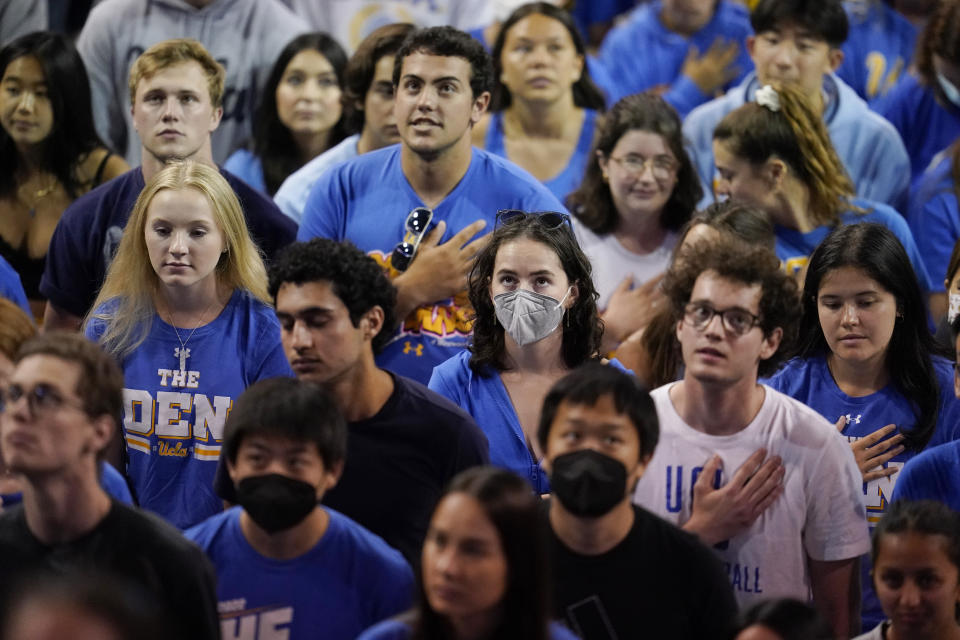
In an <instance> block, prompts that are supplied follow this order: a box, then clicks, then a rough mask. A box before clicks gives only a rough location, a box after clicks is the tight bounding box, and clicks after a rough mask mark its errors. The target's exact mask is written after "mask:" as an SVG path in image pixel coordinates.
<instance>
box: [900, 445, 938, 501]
mask: <svg viewBox="0 0 960 640" xmlns="http://www.w3.org/2000/svg"><path fill="white" fill-rule="evenodd" d="M926 458H927V457H926V456H924V455H923V454H920V455H919V456H917V457H915V458H913V459H912V460H908V461H907V463H906V464H905V465H904V466H903V468H902V469H900V473H898V474H897V483H896V484H895V485H894V486H893V497H892V498H890V501H891V502H896V501H897V500H924V499H929V498H930V495H929V493H928V492H926V491H924V485H925V484H926V483H925V482H924V479H925V478H926V477H929V475H932V473H933V469H928V468H927V464H926Z"/></svg>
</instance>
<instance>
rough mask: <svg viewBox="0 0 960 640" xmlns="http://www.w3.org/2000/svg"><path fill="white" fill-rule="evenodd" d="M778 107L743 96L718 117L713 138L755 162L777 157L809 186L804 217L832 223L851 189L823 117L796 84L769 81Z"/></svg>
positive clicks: (847, 205)
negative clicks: (807, 211) (744, 100)
mask: <svg viewBox="0 0 960 640" xmlns="http://www.w3.org/2000/svg"><path fill="white" fill-rule="evenodd" d="M774 88H775V89H776V91H777V95H778V96H779V98H780V109H779V110H778V111H773V110H771V109H770V108H768V107H765V106H761V105H759V104H757V103H756V102H748V103H746V104H745V105H743V106H742V107H740V108H738V109H736V110H734V111H731V112H730V113H728V114H727V115H726V117H724V119H723V120H721V121H720V124H718V125H717V128H716V129H715V130H714V132H713V139H714V140H718V141H720V142H722V143H724V144H725V145H726V146H727V149H728V150H729V151H730V152H731V153H732V154H733V155H735V156H737V157H739V158H742V159H744V160H746V161H748V162H749V163H750V164H751V165H753V166H754V167H759V166H760V165H762V164H763V163H764V162H766V161H767V160H769V159H770V158H771V157H776V158H779V159H780V160H782V161H783V162H784V163H786V165H787V166H788V167H789V168H790V170H791V171H792V172H793V173H794V175H796V177H797V178H798V179H799V180H800V181H801V182H802V183H803V184H804V185H805V186H806V187H807V189H809V190H810V220H811V222H813V223H814V224H815V225H816V226H820V225H825V224H837V223H838V222H839V221H840V214H841V213H843V212H844V211H847V210H849V209H851V206H850V202H849V199H850V198H852V197H853V196H854V194H855V192H856V190H855V189H854V186H853V181H852V180H850V176H849V175H848V174H847V169H846V167H844V166H843V162H841V161H840V157H839V156H838V155H837V152H836V150H835V149H834V148H833V143H832V142H831V141H830V134H829V133H827V127H826V125H825V124H824V123H823V118H822V117H821V116H820V114H819V113H817V112H816V110H815V109H814V108H813V107H812V106H811V104H810V102H809V101H808V100H807V99H806V97H804V95H803V94H802V93H800V91H799V90H797V89H796V88H794V87H792V86H789V85H779V84H777V85H774Z"/></svg>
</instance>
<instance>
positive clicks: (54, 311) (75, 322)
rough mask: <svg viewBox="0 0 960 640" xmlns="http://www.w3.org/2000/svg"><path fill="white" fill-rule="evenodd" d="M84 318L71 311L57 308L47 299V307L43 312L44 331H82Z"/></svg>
mask: <svg viewBox="0 0 960 640" xmlns="http://www.w3.org/2000/svg"><path fill="white" fill-rule="evenodd" d="M82 322H83V318H81V317H80V316H75V315H73V314H72V313H70V312H69V311H64V310H63V309H59V308H57V307H56V306H55V305H54V304H53V303H52V302H49V301H47V308H46V311H45V312H44V314H43V330H44V331H80V324H81V323H82Z"/></svg>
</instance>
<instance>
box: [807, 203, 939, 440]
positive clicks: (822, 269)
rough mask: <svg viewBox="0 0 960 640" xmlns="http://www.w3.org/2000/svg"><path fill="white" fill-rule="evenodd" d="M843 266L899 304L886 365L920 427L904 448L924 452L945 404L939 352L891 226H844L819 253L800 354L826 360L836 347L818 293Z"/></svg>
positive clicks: (812, 265) (813, 260) (908, 433)
mask: <svg viewBox="0 0 960 640" xmlns="http://www.w3.org/2000/svg"><path fill="white" fill-rule="evenodd" d="M842 267H854V268H856V269H859V270H861V271H863V272H864V273H865V274H866V275H867V276H869V277H870V279H872V280H874V281H875V282H876V283H877V284H879V285H880V286H881V287H883V288H884V289H886V290H887V291H889V292H890V293H891V294H892V295H893V297H894V298H895V299H896V301H897V313H898V315H899V317H898V318H897V321H896V324H895V325H894V330H893V335H892V336H891V337H890V343H889V344H888V345H887V355H886V362H885V364H886V367H887V371H888V372H889V374H890V379H891V380H892V381H893V384H894V387H895V388H896V389H897V390H898V391H899V392H900V393H902V394H903V396H904V398H905V399H906V400H907V401H908V402H909V403H910V405H911V409H912V410H913V412H914V415H916V418H917V424H916V426H914V427H913V428H912V429H904V430H903V436H904V446H905V447H907V448H908V449H910V450H912V451H921V450H922V449H923V448H924V447H925V446H926V445H927V442H929V441H930V438H931V436H933V431H934V429H935V428H936V426H937V413H938V409H939V406H940V385H939V384H938V382H937V375H936V372H935V371H934V368H933V362H932V361H931V359H930V356H931V354H934V353H936V350H937V347H936V345H935V342H934V339H933V335H932V334H931V333H930V330H929V329H928V328H927V311H926V306H925V305H924V299H923V292H922V290H921V289H920V284H919V282H918V281H917V276H916V273H915V272H914V270H913V266H912V265H911V263H910V258H909V256H907V252H906V250H905V249H904V248H903V245H902V244H900V241H899V240H898V239H897V237H896V236H895V235H893V233H892V232H891V231H890V230H889V229H887V228H886V227H885V226H883V225H880V224H875V223H868V222H860V223H858V224H851V225H845V226H842V227H838V228H836V229H834V230H833V231H831V232H830V234H829V235H828V236H827V237H826V238H824V239H823V241H822V242H821V243H820V245H819V246H818V247H817V248H816V249H814V251H813V254H811V256H810V261H809V262H808V263H807V275H806V279H805V280H804V283H803V291H804V294H803V315H802V317H801V318H800V336H799V342H798V355H799V357H801V358H811V357H816V356H826V355H828V354H829V353H830V347H829V345H828V344H827V340H826V338H825V337H824V335H823V329H822V328H821V326H820V314H819V311H818V309H817V295H818V294H819V292H820V284H821V283H822V282H823V278H824V277H825V276H826V275H827V274H829V273H830V272H831V271H834V270H836V269H840V268H842Z"/></svg>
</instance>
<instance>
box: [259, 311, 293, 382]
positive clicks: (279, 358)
mask: <svg viewBox="0 0 960 640" xmlns="http://www.w3.org/2000/svg"><path fill="white" fill-rule="evenodd" d="M266 320H267V321H266V322H264V324H263V327H262V329H261V331H260V335H258V336H257V341H256V345H257V346H258V347H260V348H259V349H258V352H257V361H256V362H255V363H254V368H253V374H252V375H251V377H250V380H249V381H248V382H247V384H253V383H254V382H256V381H258V380H266V379H267V378H293V377H294V375H295V374H294V372H293V369H291V368H290V362H289V361H288V360H287V356H286V354H285V353H284V352H283V342H282V341H281V339H280V324H279V323H278V322H277V320H276V318H266Z"/></svg>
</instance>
